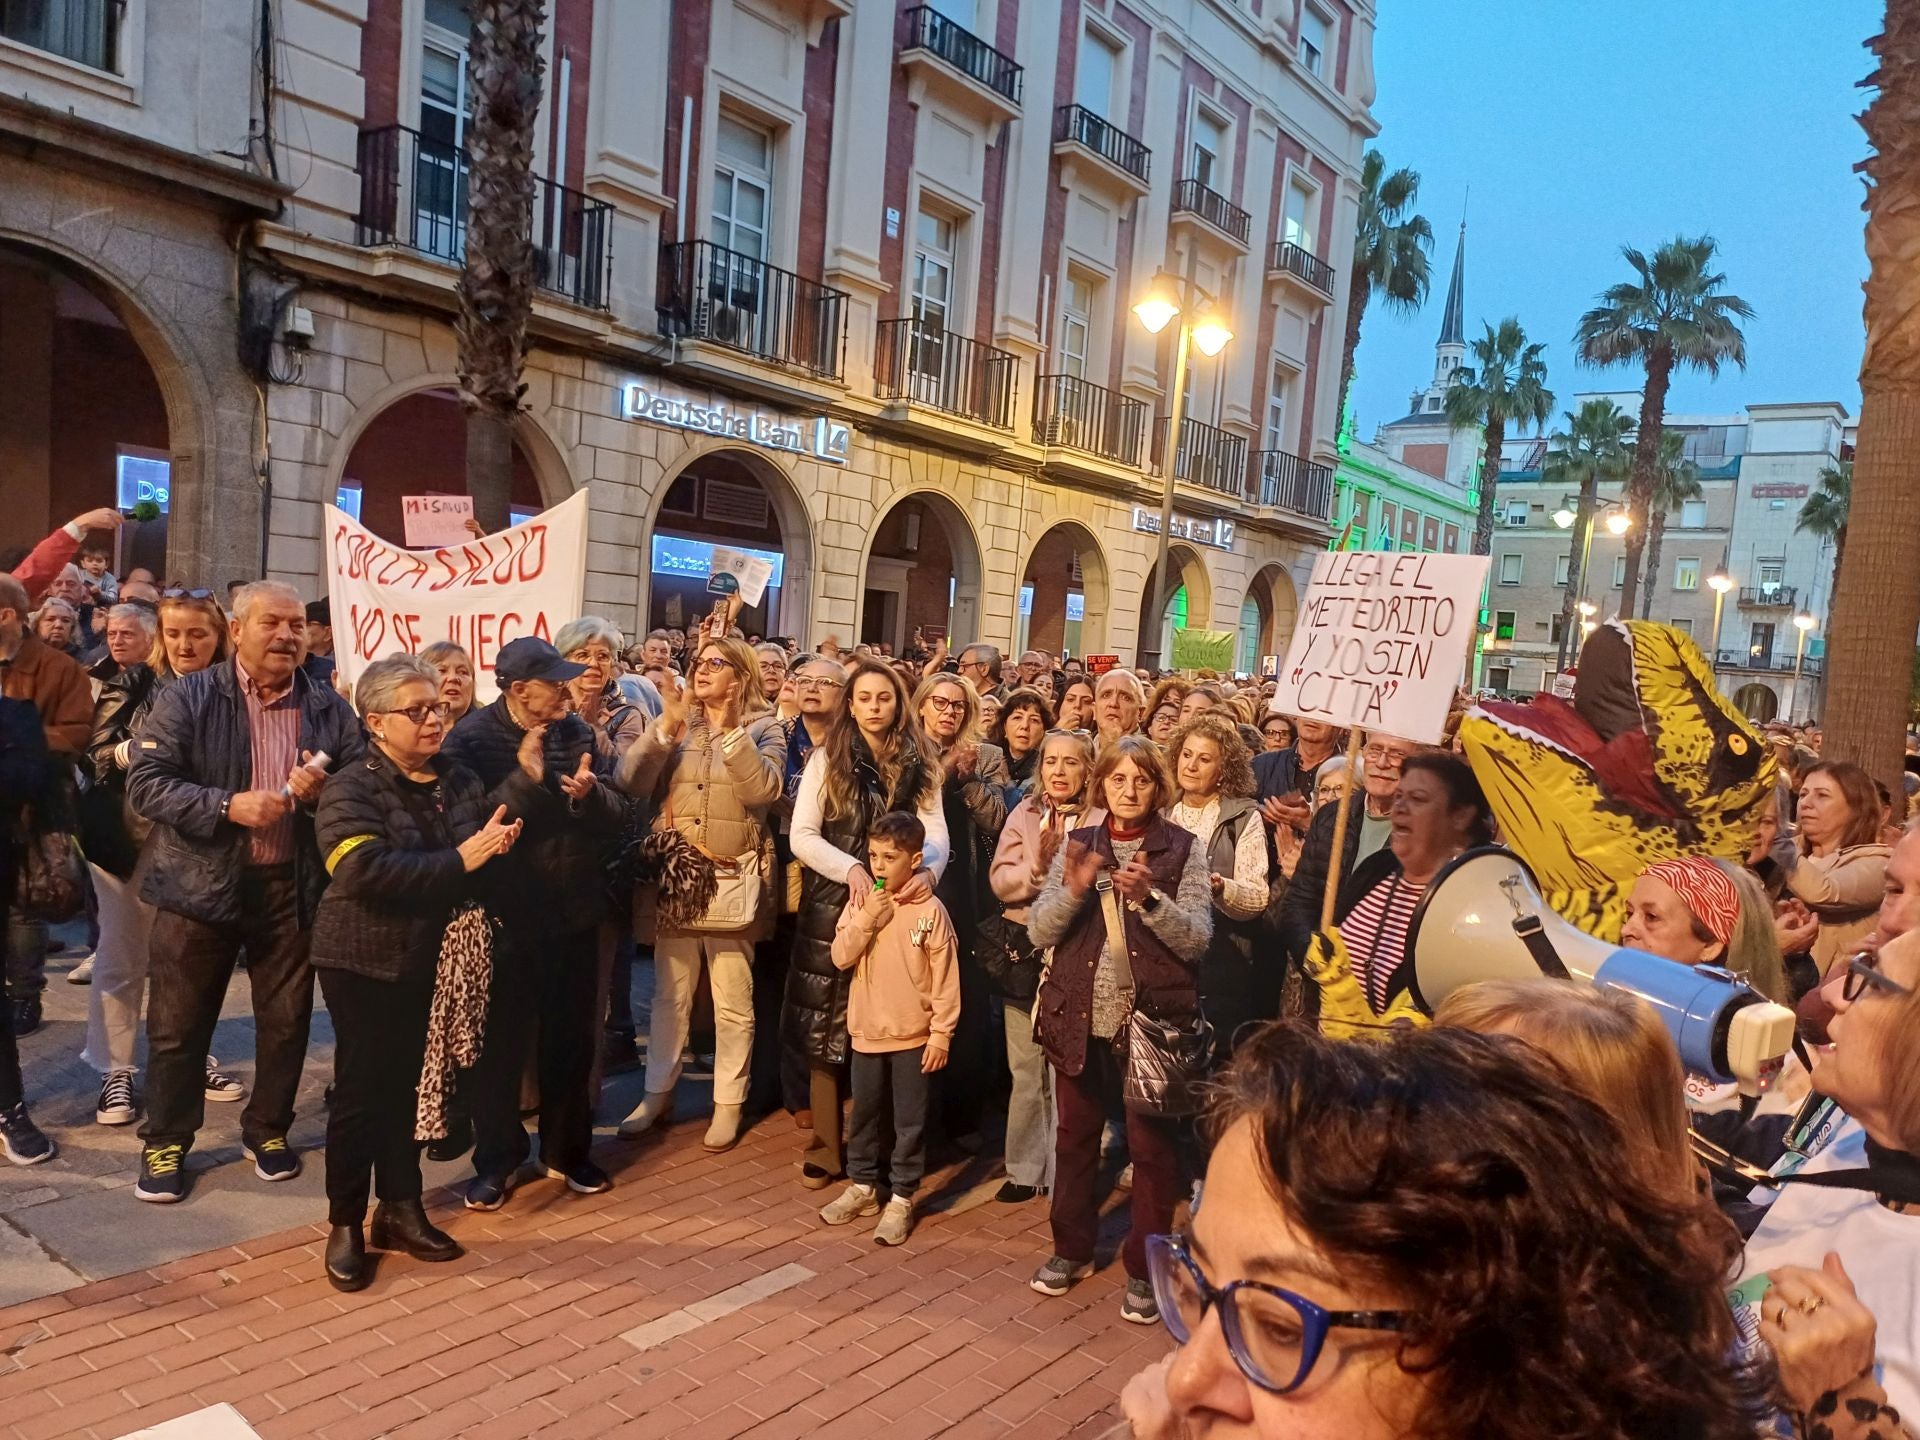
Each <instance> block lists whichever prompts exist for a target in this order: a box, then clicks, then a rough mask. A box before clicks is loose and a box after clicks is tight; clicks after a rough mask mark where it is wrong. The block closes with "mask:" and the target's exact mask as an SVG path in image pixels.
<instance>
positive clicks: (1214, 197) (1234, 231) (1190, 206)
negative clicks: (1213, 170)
mask: <svg viewBox="0 0 1920 1440" xmlns="http://www.w3.org/2000/svg"><path fill="white" fill-rule="evenodd" d="M1173 208H1174V209H1175V210H1176V211H1180V210H1186V211H1189V212H1191V213H1192V214H1195V215H1198V216H1199V217H1200V218H1201V219H1202V220H1204V221H1206V222H1207V223H1208V224H1209V225H1211V226H1213V227H1214V228H1215V229H1217V230H1224V231H1225V232H1226V233H1227V234H1229V235H1231V236H1232V237H1233V238H1234V239H1235V240H1237V241H1239V242H1240V243H1241V244H1242V245H1244V244H1246V243H1247V236H1248V235H1249V234H1250V233H1251V232H1252V229H1253V217H1252V216H1251V215H1249V214H1247V212H1246V211H1244V210H1242V209H1241V208H1240V207H1239V206H1238V205H1236V204H1234V203H1233V202H1232V201H1231V200H1229V199H1227V197H1226V196H1224V195H1222V194H1221V193H1220V192H1219V191H1217V190H1209V189H1208V188H1207V187H1206V186H1205V185H1202V184H1201V183H1200V182H1199V181H1198V180H1182V181H1181V182H1180V183H1179V184H1178V185H1176V186H1174V187H1173Z"/></svg>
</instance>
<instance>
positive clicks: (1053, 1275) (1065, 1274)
mask: <svg viewBox="0 0 1920 1440" xmlns="http://www.w3.org/2000/svg"><path fill="white" fill-rule="evenodd" d="M1091 1274H1093V1262H1092V1261H1091V1260H1067V1259H1063V1258H1062V1257H1060V1256H1058V1255H1054V1256H1050V1257H1049V1258H1048V1260H1047V1263H1046V1264H1044V1265H1042V1266H1041V1267H1040V1268H1039V1269H1038V1270H1036V1271H1034V1272H1033V1278H1032V1279H1031V1280H1029V1281H1027V1284H1028V1286H1029V1287H1030V1288H1032V1289H1034V1290H1038V1291H1039V1292H1040V1293H1041V1294H1042V1295H1064V1294H1066V1293H1067V1291H1069V1290H1071V1289H1072V1288H1073V1287H1074V1284H1075V1283H1076V1282H1077V1281H1081V1280H1084V1279H1086V1278H1087V1276H1089V1275H1091Z"/></svg>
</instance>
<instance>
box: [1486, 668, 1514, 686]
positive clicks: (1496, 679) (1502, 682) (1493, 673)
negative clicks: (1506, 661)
mask: <svg viewBox="0 0 1920 1440" xmlns="http://www.w3.org/2000/svg"><path fill="white" fill-rule="evenodd" d="M1512 684H1513V671H1512V670H1510V669H1508V668H1507V667H1506V666H1505V665H1489V666H1488V667H1487V688H1488V689H1489V690H1500V691H1505V690H1507V689H1508V688H1510V687H1511V686H1512Z"/></svg>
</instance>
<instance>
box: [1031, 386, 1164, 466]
mask: <svg viewBox="0 0 1920 1440" xmlns="http://www.w3.org/2000/svg"><path fill="white" fill-rule="evenodd" d="M1035 384H1036V386H1037V389H1036V390H1035V391H1034V397H1033V438H1034V439H1035V440H1036V441H1037V442H1039V443H1040V444H1042V445H1049V446H1052V445H1058V446H1064V447H1065V448H1067V449H1069V450H1084V451H1086V452H1087V453H1088V454H1089V455H1098V456H1099V457H1100V458H1101V459H1103V460H1112V461H1114V462H1116V463H1118V464H1121V465H1138V464H1139V463H1140V442H1141V440H1142V439H1144V438H1145V436H1146V433H1147V407H1146V406H1145V405H1144V404H1143V403H1141V402H1140V401H1138V400H1129V399H1128V398H1127V397H1126V396H1125V395H1122V394H1121V393H1120V392H1119V391H1118V390H1108V389H1106V388H1105V387H1104V386H1100V385H1095V384H1094V383H1092V382H1091V381H1089V380H1082V379H1081V378H1080V377H1079V376H1078V375H1042V376H1040V377H1038V379H1037V380H1036V381H1035Z"/></svg>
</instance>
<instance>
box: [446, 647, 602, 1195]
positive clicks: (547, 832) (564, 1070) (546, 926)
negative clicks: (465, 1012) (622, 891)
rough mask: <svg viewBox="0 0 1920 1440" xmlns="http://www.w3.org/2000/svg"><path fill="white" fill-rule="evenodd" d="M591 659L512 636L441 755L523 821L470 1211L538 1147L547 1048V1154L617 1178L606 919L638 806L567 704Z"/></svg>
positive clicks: (480, 1093)
mask: <svg viewBox="0 0 1920 1440" xmlns="http://www.w3.org/2000/svg"><path fill="white" fill-rule="evenodd" d="M583 669H584V667H583V666H580V665H575V664H571V663H569V662H568V661H567V660H565V659H563V658H562V657H561V655H560V652H559V651H558V650H556V649H554V648H553V646H551V645H549V644H548V643H547V642H546V641H544V640H541V639H538V638H537V637H534V636H531V635H526V636H522V637H521V638H520V639H518V640H513V641H510V642H509V643H507V644H506V645H503V646H501V647H500V650H499V653H498V654H496V655H495V656H494V665H493V673H494V678H495V679H496V680H497V681H498V682H499V684H500V695H499V698H498V699H496V700H495V701H494V702H493V703H492V704H491V705H488V706H486V707H485V708H483V709H478V710H474V711H471V712H470V713H469V714H468V715H467V718H466V719H464V720H462V721H461V722H460V723H459V725H457V726H455V727H454V730H453V732H452V734H450V735H449V736H448V737H447V739H446V741H445V743H444V745H443V747H442V750H443V753H444V754H445V755H446V757H447V759H448V760H450V761H452V762H453V763H454V764H457V765H460V766H463V767H465V768H466V769H468V770H471V771H472V772H473V773H474V774H476V775H478V776H479V777H480V783H481V784H482V785H484V786H486V787H487V795H488V801H489V803H490V804H492V805H496V806H497V805H504V806H506V807H507V818H508V819H509V820H513V821H518V822H521V823H522V824H523V825H524V827H525V828H524V829H523V830H522V832H521V835H520V838H519V839H518V840H516V841H515V842H514V845H513V849H512V850H511V852H509V853H508V854H506V855H504V856H502V857H501V858H500V861H499V864H498V865H497V866H496V867H495V872H496V873H493V874H490V875H489V876H488V885H489V888H490V890H491V895H492V903H493V905H495V906H497V907H498V909H497V912H496V918H497V919H499V920H500V922H501V932H502V933H501V936H500V941H499V943H498V944H497V945H496V946H495V949H494V963H493V988H492V991H491V993H490V995H489V997H488V1005H487V1024H486V1033H487V1043H486V1047H485V1048H484V1049H483V1050H482V1051H481V1052H480V1063H479V1065H478V1066H477V1067H476V1068H475V1070H474V1072H473V1077H472V1088H471V1091H470V1096H471V1102H472V1104H471V1113H472V1116H473V1129H474V1148H473V1168H474V1178H473V1181H472V1182H471V1183H470V1184H469V1185H468V1187H467V1194H466V1205H467V1208H468V1209H470V1210H498V1209H499V1208H500V1207H501V1206H502V1205H504V1204H505V1203H506V1201H507V1197H508V1195H510V1194H511V1193H512V1192H513V1189H514V1187H515V1186H516V1185H517V1184H518V1183H519V1176H520V1169H521V1167H522V1166H523V1165H524V1164H525V1163H526V1160H527V1156H528V1148H529V1147H528V1139H527V1132H526V1129H525V1127H523V1126H522V1124H521V1123H520V1077H521V1072H522V1070H523V1069H524V1068H525V1066H526V1061H527V1057H528V1054H529V1052H537V1055H538V1071H539V1084H540V1120H539V1124H540V1164H541V1167H542V1168H543V1169H544V1170H545V1172H546V1173H547V1175H548V1176H549V1177H551V1178H553V1179H557V1180H564V1181H565V1182H566V1184H567V1188H568V1189H570V1190H572V1191H573V1192H574V1193H575V1194H579V1195H597V1194H599V1193H601V1192H602V1191H604V1190H608V1189H610V1188H612V1185H613V1182H612V1181H611V1180H609V1179H608V1178H607V1174H606V1172H605V1171H604V1170H602V1169H601V1168H600V1167H599V1166H598V1165H595V1164H594V1163H593V1161H592V1159H591V1158H590V1156H589V1154H588V1151H589V1149H590V1148H591V1146H592V1143H593V1102H592V1095H591V1092H590V1088H589V1087H590V1085H591V1083H592V1076H593V1062H594V1055H595V1053H596V1050H595V1045H594V1040H595V1039H596V1037H597V1035H598V1032H599V1024H598V1021H599V1016H598V1015H597V1014H596V1013H595V1002H596V1001H597V1000H598V998H599V949H600V946H599V926H600V921H601V919H602V918H603V917H604V916H605V915H606V914H607V913H608V906H607V900H606V884H605V860H606V855H607V851H608V850H609V849H610V847H611V846H612V843H613V840H614V837H615V836H616V835H617V834H618V833H619V831H620V829H621V827H622V825H623V824H624V823H625V819H626V805H625V803H624V801H622V800H621V799H620V797H618V796H617V795H616V794H615V793H614V792H613V791H612V790H611V789H609V788H608V787H607V786H605V785H602V784H600V782H599V779H598V776H597V775H596V773H595V770H594V737H593V731H592V729H591V727H589V726H588V725H587V724H586V723H585V722H584V721H582V720H580V719H578V718H576V717H575V716H572V715H569V714H568V713H567V707H568V703H569V696H568V693H567V684H568V682H570V681H573V680H576V679H578V678H579V677H580V674H581V673H582V671H583Z"/></svg>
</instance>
